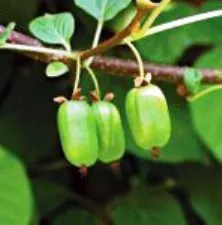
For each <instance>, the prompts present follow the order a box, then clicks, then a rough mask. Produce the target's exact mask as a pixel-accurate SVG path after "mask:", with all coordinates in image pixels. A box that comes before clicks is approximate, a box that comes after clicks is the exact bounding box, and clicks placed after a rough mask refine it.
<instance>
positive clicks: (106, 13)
mask: <svg viewBox="0 0 222 225" xmlns="http://www.w3.org/2000/svg"><path fill="white" fill-rule="evenodd" d="M74 1H75V4H76V5H77V6H78V7H80V8H81V9H83V10H84V11H86V12H87V13H88V14H90V15H91V16H93V17H94V18H95V19H97V20H99V21H108V20H110V19H112V18H113V17H115V16H116V15H117V14H118V13H119V12H120V11H121V10H123V9H124V8H126V7H127V6H128V5H129V4H130V2H131V1H132V0H121V1H120V0H90V1H89V0H74Z"/></svg>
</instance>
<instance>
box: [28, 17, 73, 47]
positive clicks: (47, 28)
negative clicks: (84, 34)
mask: <svg viewBox="0 0 222 225" xmlns="http://www.w3.org/2000/svg"><path fill="white" fill-rule="evenodd" d="M74 26H75V25H74V18H73V16H72V14H71V13H59V14H45V15H44V16H41V17H38V18H36V19H34V20H33V21H32V22H31V23H30V26H29V29H30V31H31V32H32V33H33V34H34V35H35V36H36V37H37V38H39V39H40V40H42V41H44V42H45V43H48V44H61V45H63V46H64V47H65V48H66V49H67V50H70V43H69V42H70V39H71V37H72V35H73V33H74Z"/></svg>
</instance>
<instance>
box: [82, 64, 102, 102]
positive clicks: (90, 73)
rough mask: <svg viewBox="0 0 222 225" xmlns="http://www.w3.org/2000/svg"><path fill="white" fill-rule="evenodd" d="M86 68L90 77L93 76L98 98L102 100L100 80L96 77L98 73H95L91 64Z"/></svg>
mask: <svg viewBox="0 0 222 225" xmlns="http://www.w3.org/2000/svg"><path fill="white" fill-rule="evenodd" d="M85 68H86V70H87V71H88V73H89V75H90V77H91V78H92V81H93V84H94V87H95V90H96V94H97V96H98V99H99V100H100V98H101V95H100V88H99V82H98V80H97V78H96V74H95V73H94V71H93V70H92V69H91V68H90V66H86V67H85Z"/></svg>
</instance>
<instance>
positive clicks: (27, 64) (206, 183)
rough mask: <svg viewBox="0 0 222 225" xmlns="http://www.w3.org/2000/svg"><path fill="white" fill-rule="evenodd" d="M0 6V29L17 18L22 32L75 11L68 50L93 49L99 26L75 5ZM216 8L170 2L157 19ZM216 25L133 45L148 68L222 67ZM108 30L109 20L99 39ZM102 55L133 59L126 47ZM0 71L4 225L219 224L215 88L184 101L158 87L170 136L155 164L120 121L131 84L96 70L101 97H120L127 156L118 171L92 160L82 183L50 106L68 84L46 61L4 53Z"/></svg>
mask: <svg viewBox="0 0 222 225" xmlns="http://www.w3.org/2000/svg"><path fill="white" fill-rule="evenodd" d="M197 2H199V3H200V2H203V4H194V3H197ZM0 8H1V14H0V22H1V24H3V25H6V24H7V23H8V22H10V21H15V22H16V23H17V30H19V31H22V32H25V33H29V32H28V29H27V27H28V23H29V22H30V20H31V19H33V18H35V17H36V16H38V15H42V14H44V13H45V12H49V13H55V12H63V11H71V12H72V13H73V14H74V15H75V18H76V23H77V24H76V30H77V31H76V35H75V37H74V38H73V43H72V45H73V47H74V48H76V49H84V48H87V47H89V46H90V45H91V40H92V37H93V33H94V29H95V25H96V22H95V20H94V19H92V18H91V17H89V16H88V15H87V14H86V13H85V12H83V11H82V10H80V9H79V8H77V7H75V5H74V4H73V1H72V0H63V1H58V0H16V3H15V1H14V0H1V1H0ZM213 9H222V2H221V1H219V0H218V1H217V0H215V1H214V0H205V1H174V2H173V3H172V4H171V6H170V7H169V8H168V9H167V10H166V11H165V12H164V13H163V14H162V15H161V16H160V17H159V19H158V20H157V22H156V23H163V22H167V21H170V20H173V19H177V18H181V17H184V16H189V15H193V14H196V13H200V12H205V11H210V10H213ZM221 28H222V20H221V18H217V19H212V20H209V21H205V22H201V23H198V24H194V25H189V26H185V27H181V28H177V29H175V30H171V31H166V32H163V33H160V34H156V35H154V36H152V37H149V38H145V39H143V40H141V41H138V42H137V43H136V46H137V47H138V49H139V51H140V53H141V55H142V57H143V59H144V60H148V61H151V62H155V63H165V64H176V65H180V66H196V67H210V68H221V67H222V57H221V56H222V29H221ZM111 33H112V30H111V29H110V26H109V24H107V26H106V28H105V29H104V32H103V37H102V39H106V38H108V37H109V36H110V35H111ZM83 36H84V37H85V38H82V37H83ZM108 54H109V55H115V56H117V57H122V58H130V57H132V55H131V54H130V52H129V51H128V49H127V48H125V47H118V48H115V49H112V50H111V51H109V52H108ZM0 67H1V71H0V74H1V81H0V127H1V132H0V203H1V204H0V224H3V225H37V224H41V225H62V224H65V225H71V224H77V225H86V224H95V225H96V224H117V225H124V224H129V225H131V224H132V225H134V224H138V225H147V224H152V225H171V224H177V225H185V224H187V225H221V221H222V214H221V206H222V193H221V190H222V179H221V177H222V168H221V161H222V139H221V127H222V109H221V106H220V101H221V100H222V91H221V90H217V91H215V92H212V93H210V94H209V95H207V96H205V97H203V98H201V100H198V101H196V102H193V103H188V102H186V101H185V100H184V99H183V98H182V97H180V96H178V94H177V92H176V88H175V86H174V85H172V84H165V83H158V85H160V86H161V88H162V89H163V91H164V93H165V94H166V97H167V100H168V103H169V108H170V114H171V117H172V138H171V141H170V143H169V144H168V145H167V146H166V147H165V148H164V149H162V150H161V156H160V158H159V159H153V158H152V157H151V156H150V154H149V153H148V152H145V151H142V150H140V149H138V147H137V146H136V145H135V143H134V142H133V140H132V138H131V135H130V132H129V130H128V127H127V126H128V125H127V123H126V120H125V115H124V101H125V95H126V93H127V91H128V90H129V89H130V88H131V87H132V85H133V82H132V79H127V78H116V77H113V76H108V75H107V74H99V81H100V84H101V88H102V92H103V94H105V93H106V92H108V91H113V92H114V93H115V95H116V98H115V103H116V105H117V106H118V108H119V110H120V112H121V115H122V118H123V123H124V126H125V130H126V138H127V154H126V155H125V157H124V158H123V159H122V160H121V162H120V169H119V171H113V170H112V169H111V168H110V167H109V166H108V165H102V164H99V163H98V164H97V165H96V166H94V167H93V168H91V169H90V170H89V174H88V176H87V177H85V178H81V176H80V174H79V172H78V169H77V168H75V167H72V166H70V165H68V163H66V161H65V159H64V157H63V154H62V150H61V147H60V144H59V140H58V134H57V128H56V112H57V107H58V106H57V105H56V104H54V103H53V101H52V99H53V97H55V96H58V95H68V94H69V93H70V91H71V84H72V79H73V78H72V77H71V76H64V77H61V78H55V79H49V78H46V76H45V74H44V73H45V65H44V64H42V63H39V62H35V61H32V60H30V59H27V58H25V57H24V56H21V55H19V54H17V53H12V52H1V54H0ZM82 87H83V89H84V91H85V92H86V93H87V92H88V91H90V90H91V89H92V83H91V81H90V79H89V77H88V76H87V74H83V80H82Z"/></svg>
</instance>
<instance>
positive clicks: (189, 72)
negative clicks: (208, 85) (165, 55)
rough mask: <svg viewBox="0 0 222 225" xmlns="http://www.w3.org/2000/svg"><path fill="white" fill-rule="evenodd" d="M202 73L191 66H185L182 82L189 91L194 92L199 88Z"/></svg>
mask: <svg viewBox="0 0 222 225" xmlns="http://www.w3.org/2000/svg"><path fill="white" fill-rule="evenodd" d="M201 79H202V73H201V72H200V71H199V70H197V69H193V68H186V69H185V72H184V83H185V85H186V88H187V89H188V91H189V93H191V94H195V93H197V92H198V91H199V90H200V88H201Z"/></svg>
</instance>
